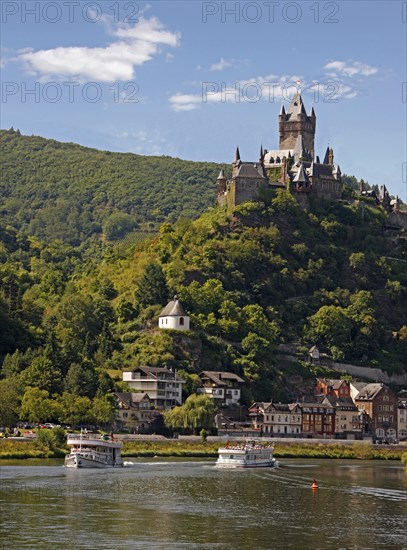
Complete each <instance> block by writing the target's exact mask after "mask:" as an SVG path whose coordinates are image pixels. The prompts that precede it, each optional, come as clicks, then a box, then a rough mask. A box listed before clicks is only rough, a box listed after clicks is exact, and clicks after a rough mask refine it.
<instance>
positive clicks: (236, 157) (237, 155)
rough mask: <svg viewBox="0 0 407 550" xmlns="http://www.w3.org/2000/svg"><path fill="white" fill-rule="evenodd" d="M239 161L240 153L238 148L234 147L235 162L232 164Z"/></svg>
mask: <svg viewBox="0 0 407 550" xmlns="http://www.w3.org/2000/svg"><path fill="white" fill-rule="evenodd" d="M239 161H240V151H239V147H236V151H235V160H234V162H236V163H237V162H239Z"/></svg>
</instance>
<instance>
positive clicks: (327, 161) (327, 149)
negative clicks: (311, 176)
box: [322, 145, 329, 164]
mask: <svg viewBox="0 0 407 550" xmlns="http://www.w3.org/2000/svg"><path fill="white" fill-rule="evenodd" d="M322 164H329V145H328V147H327V148H326V151H325V156H324V162H323V163H322Z"/></svg>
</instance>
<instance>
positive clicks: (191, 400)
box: [165, 394, 215, 434]
mask: <svg viewBox="0 0 407 550" xmlns="http://www.w3.org/2000/svg"><path fill="white" fill-rule="evenodd" d="M214 418H215V404H214V402H213V400H212V399H211V398H210V397H209V396H208V395H197V394H192V395H190V396H189V397H188V399H187V400H186V401H185V403H184V404H183V405H182V406H180V407H175V408H174V409H172V410H171V411H168V412H167V413H165V425H166V426H167V427H169V428H171V429H173V430H185V431H192V432H193V433H195V434H197V433H199V431H200V430H201V429H207V430H210V429H211V428H212V427H213V423H214Z"/></svg>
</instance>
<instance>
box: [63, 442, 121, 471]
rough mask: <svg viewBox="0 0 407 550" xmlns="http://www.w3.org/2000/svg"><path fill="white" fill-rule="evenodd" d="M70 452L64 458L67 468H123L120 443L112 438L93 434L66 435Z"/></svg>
mask: <svg viewBox="0 0 407 550" xmlns="http://www.w3.org/2000/svg"><path fill="white" fill-rule="evenodd" d="M67 444H68V445H69V446H70V447H71V452H70V453H69V455H66V457H65V466H67V467H68V468H118V467H121V466H123V460H122V457H121V456H120V449H121V447H122V443H121V441H118V440H116V439H113V436H108V435H104V436H99V435H95V434H83V433H80V434H68V436H67Z"/></svg>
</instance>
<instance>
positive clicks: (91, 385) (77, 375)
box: [64, 360, 98, 397]
mask: <svg viewBox="0 0 407 550" xmlns="http://www.w3.org/2000/svg"><path fill="white" fill-rule="evenodd" d="M64 388H65V391H67V392H69V393H71V394H74V395H79V396H87V397H94V396H95V395H96V392H97V388H98V375H97V373H96V371H95V369H94V367H93V364H92V363H91V362H90V361H86V360H84V361H83V362H82V363H81V364H79V363H72V365H71V366H70V367H69V369H68V372H67V374H66V377H65V383H64Z"/></svg>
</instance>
